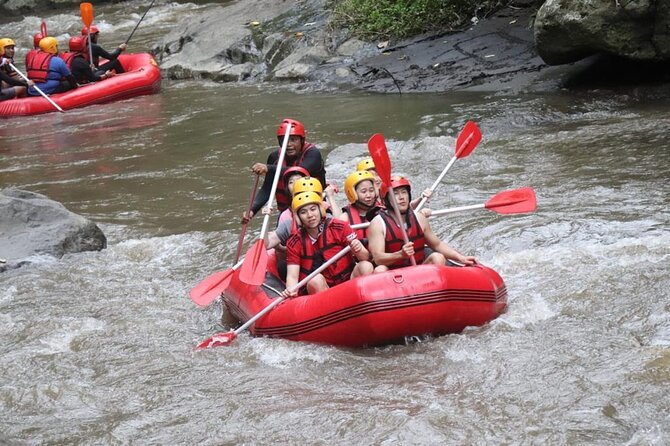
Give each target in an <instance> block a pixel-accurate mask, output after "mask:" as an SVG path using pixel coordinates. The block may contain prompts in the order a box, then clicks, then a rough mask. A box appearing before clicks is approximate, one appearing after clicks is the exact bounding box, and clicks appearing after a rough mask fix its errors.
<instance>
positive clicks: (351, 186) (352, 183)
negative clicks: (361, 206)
mask: <svg viewBox="0 0 670 446" xmlns="http://www.w3.org/2000/svg"><path fill="white" fill-rule="evenodd" d="M365 180H370V181H372V184H373V185H374V184H375V176H374V175H372V173H370V172H369V171H367V170H357V171H355V172H353V173H351V174H349V176H348V177H347V178H346V179H345V180H344V193H345V194H346V195H347V199H348V200H349V203H356V201H358V195H357V194H356V186H358V183H361V182H363V181H365Z"/></svg>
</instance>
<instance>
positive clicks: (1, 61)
mask: <svg viewBox="0 0 670 446" xmlns="http://www.w3.org/2000/svg"><path fill="white" fill-rule="evenodd" d="M13 61H14V41H13V40H12V39H7V38H4V39H0V101H4V100H7V99H12V98H20V97H23V96H25V95H26V90H27V89H28V87H31V86H32V85H33V84H34V83H33V82H32V81H28V82H25V81H22V80H19V79H17V78H18V73H16V71H14V70H13V69H12V67H11V66H10V64H12V63H13Z"/></svg>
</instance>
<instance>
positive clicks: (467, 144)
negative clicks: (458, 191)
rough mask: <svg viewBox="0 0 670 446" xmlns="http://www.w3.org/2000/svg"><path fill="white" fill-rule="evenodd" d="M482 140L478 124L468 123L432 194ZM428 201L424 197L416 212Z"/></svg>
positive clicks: (434, 184)
mask: <svg viewBox="0 0 670 446" xmlns="http://www.w3.org/2000/svg"><path fill="white" fill-rule="evenodd" d="M481 140H482V132H481V131H480V130H479V127H477V124H475V123H474V122H472V121H468V122H466V123H465V126H464V127H463V130H461V133H460V135H458V138H457V139H456V151H455V153H454V156H453V157H452V158H451V160H450V161H449V163H448V164H447V166H446V167H445V168H444V170H443V171H442V173H441V174H440V176H439V177H437V180H435V182H434V183H433V185H432V186H430V190H431V192H432V191H435V189H436V188H437V186H438V185H439V184H440V183H441V182H442V179H443V178H444V176H445V175H446V174H447V171H448V170H449V169H450V168H451V166H452V165H453V164H454V163H455V162H456V160H457V159H459V158H465V157H466V156H468V155H470V153H472V151H473V150H475V147H477V144H479V141H481ZM427 200H428V199H427V198H426V197H423V198H422V199H421V201H420V202H419V205H418V206H417V207H416V209H415V210H417V211H418V210H421V208H422V207H423V205H424V204H426V201H427Z"/></svg>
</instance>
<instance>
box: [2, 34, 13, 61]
mask: <svg viewBox="0 0 670 446" xmlns="http://www.w3.org/2000/svg"><path fill="white" fill-rule="evenodd" d="M6 46H16V44H15V43H14V41H13V40H12V39H8V38H6V37H5V38H4V39H0V56H4V55H5V47H6Z"/></svg>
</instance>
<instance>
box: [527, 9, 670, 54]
mask: <svg viewBox="0 0 670 446" xmlns="http://www.w3.org/2000/svg"><path fill="white" fill-rule="evenodd" d="M534 34H535V42H536V45H537V51H538V53H539V54H540V56H541V57H542V59H543V60H544V61H545V62H546V63H548V64H550V65H560V64H565V63H571V62H576V61H578V60H581V59H583V58H585V57H588V56H591V55H594V54H598V53H605V54H611V55H615V56H621V57H624V58H628V59H633V60H639V61H652V62H664V61H668V60H670V0H636V1H630V0H547V1H546V2H545V3H544V4H543V5H542V7H540V9H539V10H538V12H537V17H536V19H535V24H534Z"/></svg>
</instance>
